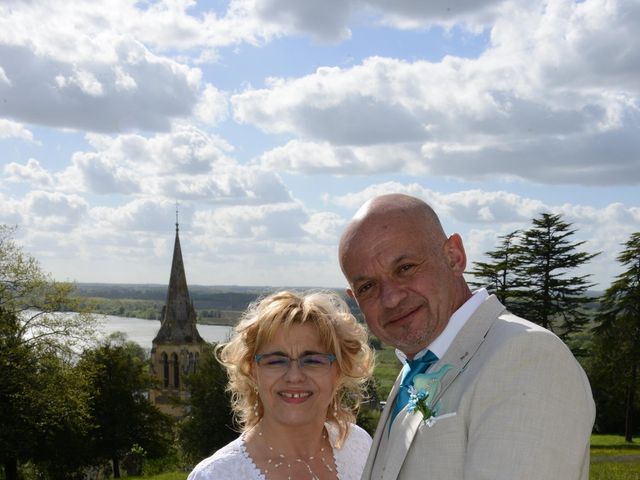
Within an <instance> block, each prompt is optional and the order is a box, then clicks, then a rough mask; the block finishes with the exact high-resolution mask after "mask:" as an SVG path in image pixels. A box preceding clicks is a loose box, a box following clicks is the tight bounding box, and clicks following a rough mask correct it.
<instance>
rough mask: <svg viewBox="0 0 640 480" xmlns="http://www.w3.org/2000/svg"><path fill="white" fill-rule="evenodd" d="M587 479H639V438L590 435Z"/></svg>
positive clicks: (173, 477) (163, 478)
mask: <svg viewBox="0 0 640 480" xmlns="http://www.w3.org/2000/svg"><path fill="white" fill-rule="evenodd" d="M625 457H626V458H625ZM187 476H188V473H187V472H169V473H163V474H160V475H155V476H150V477H127V478H129V479H131V480H133V479H139V480H186V478H187ZM589 480H640V440H638V441H634V442H633V443H626V442H625V441H624V438H623V437H621V436H619V435H592V437H591V468H590V472H589Z"/></svg>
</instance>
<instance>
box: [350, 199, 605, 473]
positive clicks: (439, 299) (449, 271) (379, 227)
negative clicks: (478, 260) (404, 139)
mask: <svg viewBox="0 0 640 480" xmlns="http://www.w3.org/2000/svg"><path fill="white" fill-rule="evenodd" d="M339 256H340V265H341V268H342V271H343V273H344V275H345V277H346V278H347V280H348V282H349V289H348V294H349V295H350V296H351V297H352V298H354V299H355V300H356V302H357V303H358V306H359V307H360V309H361V311H362V312H363V314H364V316H365V319H366V321H367V324H368V325H369V327H370V329H371V330H372V331H373V333H374V334H375V335H376V336H377V337H378V338H380V340H382V341H383V342H385V343H388V344H391V345H393V346H395V347H396V348H397V352H398V355H399V356H400V357H401V359H402V360H404V361H405V362H407V364H406V365H405V367H404V368H403V371H402V372H401V374H400V376H399V377H398V379H397V380H396V383H395V385H394V387H393V389H392V390H391V393H390V394H389V398H388V401H387V404H386V407H385V409H384V411H383V412H382V415H381V418H380V422H379V424H378V428H377V430H376V433H375V437H374V440H373V445H372V449H371V452H370V454H369V458H368V460H367V465H366V467H365V471H364V473H363V476H362V478H363V479H376V480H378V479H384V480H391V479H396V478H397V479H418V478H424V479H429V480H454V479H460V480H462V479H465V480H476V479H486V480H501V479H504V480H507V479H508V480H515V479H536V480H543V479H547V480H574V479H575V480H583V479H584V480H586V479H588V477H589V440H590V434H591V429H592V426H593V422H594V417H595V408H594V403H593V398H592V395H591V389H590V387H589V382H588V380H587V378H586V376H585V374H584V371H583V370H582V368H581V367H580V365H579V364H578V362H577V361H576V360H575V358H574V357H573V355H572V354H571V352H570V351H569V349H568V348H567V347H566V346H565V344H564V343H563V342H562V341H561V340H560V339H559V338H558V337H556V336H555V335H554V334H553V333H551V332H549V331H548V330H545V329H543V328H541V327H539V326H537V325H535V324H533V323H530V322H528V321H526V320H523V319H521V318H518V317H516V316H514V315H512V314H510V313H509V312H508V311H506V310H505V308H504V306H502V305H501V304H500V302H499V301H498V300H497V299H496V298H495V296H493V295H491V296H489V295H488V294H487V292H486V290H484V289H481V290H479V291H477V292H475V293H473V294H472V292H471V291H470V289H469V287H468V286H467V283H466V282H465V280H464V277H463V273H464V271H465V267H466V254H465V251H464V247H463V244H462V239H461V238H460V236H459V235H457V234H454V235H451V236H450V237H447V236H446V235H445V233H444V231H443V229H442V226H441V225H440V221H439V220H438V217H437V215H436V214H435V212H434V211H433V210H432V209H431V208H430V207H429V206H428V205H427V204H425V203H424V202H423V201H421V200H419V199H417V198H414V197H410V196H406V195H399V194H393V195H384V196H380V197H377V198H374V199H373V200H371V201H369V202H367V203H366V204H365V205H364V206H363V207H362V208H361V209H360V210H359V211H358V212H357V213H356V215H355V216H354V218H353V219H352V221H351V222H350V223H349V225H348V226H347V228H346V230H345V232H344V233H343V235H342V238H341V240H340V248H339ZM425 359H430V360H432V361H435V363H432V364H431V366H428V365H429V362H427V361H426V360H425ZM420 363H423V365H422V366H420V365H418V366H416V367H415V368H411V369H410V368H409V366H410V365H415V364H420ZM420 368H422V369H423V370H424V369H425V368H427V369H428V370H426V372H427V373H426V374H425V373H423V372H422V371H419V369H420ZM414 375H417V377H413V376H414ZM403 378H404V381H403ZM411 378H413V380H412V381H413V383H414V384H413V385H412V384H411V381H408V380H409V379H411ZM420 378H422V380H417V379H420ZM427 379H430V382H431V383H428V382H427V383H425V380H427ZM401 382H402V385H401ZM419 382H422V383H419ZM419 385H422V386H424V385H428V388H424V389H423V397H424V393H425V392H426V393H428V395H426V399H425V400H424V401H427V402H428V403H427V406H428V407H429V409H421V408H408V407H407V405H405V403H406V401H407V398H409V395H408V394H407V392H405V390H407V389H409V387H411V386H414V387H418V386H419ZM418 390H420V388H418ZM414 391H415V390H414ZM429 395H430V396H431V398H429ZM403 398H404V399H403ZM415 400H416V397H414V398H413V402H410V404H409V407H411V403H413V404H414V405H415V404H416V401H415ZM418 405H419V402H418ZM409 410H412V411H409Z"/></svg>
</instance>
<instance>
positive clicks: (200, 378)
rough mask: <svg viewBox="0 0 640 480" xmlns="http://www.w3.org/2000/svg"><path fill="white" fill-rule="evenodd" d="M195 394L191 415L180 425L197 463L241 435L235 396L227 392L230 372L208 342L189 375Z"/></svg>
mask: <svg viewBox="0 0 640 480" xmlns="http://www.w3.org/2000/svg"><path fill="white" fill-rule="evenodd" d="M185 382H186V384H187V386H188V387H189V392H190V395H191V398H190V401H189V403H190V405H189V414H188V415H187V417H186V418H185V419H184V420H183V422H182V423H181V425H180V428H179V438H180V445H181V447H182V450H183V452H184V453H185V456H186V457H187V458H188V459H189V460H190V461H191V462H192V463H195V462H197V461H198V460H202V459H203V458H205V457H207V456H209V455H211V454H212V453H213V452H215V451H216V450H218V449H219V448H221V447H223V446H224V445H226V444H227V443H229V442H230V441H231V440H233V439H234V438H236V437H237V436H238V433H237V432H236V431H235V430H234V428H233V416H232V413H231V398H230V395H229V394H228V392H227V391H226V386H227V373H226V371H225V370H224V368H223V367H222V365H220V363H219V362H218V360H217V359H216V357H215V354H214V347H213V346H212V345H206V346H205V348H204V349H203V351H202V354H201V355H200V362H199V363H198V370H197V371H196V372H194V373H192V374H190V375H189V376H187V377H186V378H185Z"/></svg>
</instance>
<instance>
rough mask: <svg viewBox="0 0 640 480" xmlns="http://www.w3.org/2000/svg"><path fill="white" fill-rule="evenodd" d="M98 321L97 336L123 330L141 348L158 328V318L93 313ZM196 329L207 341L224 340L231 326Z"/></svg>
mask: <svg viewBox="0 0 640 480" xmlns="http://www.w3.org/2000/svg"><path fill="white" fill-rule="evenodd" d="M95 317H96V318H97V319H98V321H99V326H98V330H99V331H100V335H99V337H101V338H104V337H106V336H107V335H109V334H111V333H114V332H124V333H125V334H126V335H127V340H132V341H134V342H136V343H137V344H139V345H140V346H141V347H143V348H151V342H152V341H153V339H154V338H155V336H156V334H157V333H158V330H159V329H160V321H159V320H143V319H140V318H133V317H116V316H115V315H95ZM198 331H199V332H200V335H201V336H202V338H204V339H205V340H206V341H207V342H212V343H219V342H226V341H227V340H228V337H229V334H230V333H231V327H228V326H225V325H198Z"/></svg>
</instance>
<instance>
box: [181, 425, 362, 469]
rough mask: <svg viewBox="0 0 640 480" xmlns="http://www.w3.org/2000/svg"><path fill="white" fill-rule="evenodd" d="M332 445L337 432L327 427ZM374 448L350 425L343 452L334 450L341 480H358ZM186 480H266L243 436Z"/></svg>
mask: <svg viewBox="0 0 640 480" xmlns="http://www.w3.org/2000/svg"><path fill="white" fill-rule="evenodd" d="M326 426H327V431H328V432H329V440H330V441H331V445H335V438H336V434H337V429H336V428H335V426H333V425H331V424H326ZM370 447H371V437H370V436H369V434H368V433H367V432H366V431H364V430H363V429H362V428H360V427H358V426H357V425H351V429H350V431H349V436H348V437H347V439H346V440H345V442H344V445H343V446H342V448H340V449H336V448H334V449H333V458H334V460H335V463H336V469H337V474H338V479H339V480H359V479H360V475H361V474H362V470H363V469H364V464H365V462H366V460H367V455H368V454H369V448H370ZM187 480H266V479H265V476H264V474H263V473H262V472H261V471H260V470H259V469H258V468H257V467H256V465H255V464H254V463H253V459H252V458H251V456H250V455H249V453H248V452H247V449H246V447H245V443H244V435H240V436H239V437H238V438H236V439H235V440H234V441H233V442H231V443H229V444H227V445H226V446H224V447H222V448H221V449H220V450H218V451H217V452H216V453H214V454H213V455H212V456H210V457H209V458H206V459H204V460H202V461H201V462H200V463H199V464H198V465H196V467H195V468H194V469H193V471H192V472H191V474H190V475H189V478H188V479H187Z"/></svg>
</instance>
